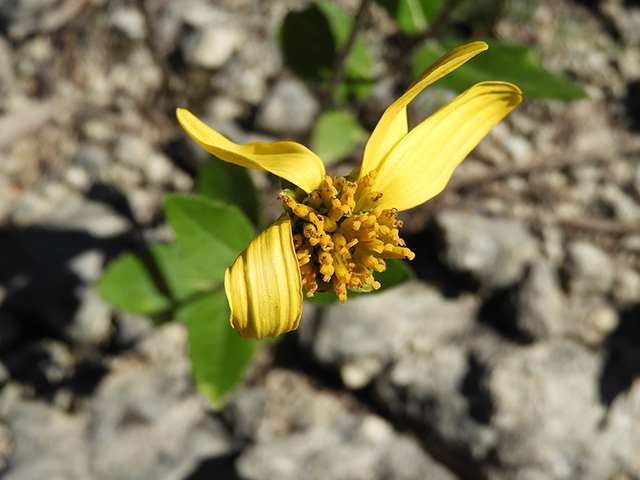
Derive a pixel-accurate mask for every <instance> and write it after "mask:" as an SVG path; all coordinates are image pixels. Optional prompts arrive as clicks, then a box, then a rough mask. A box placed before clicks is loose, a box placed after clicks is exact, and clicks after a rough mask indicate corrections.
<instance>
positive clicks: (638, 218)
mask: <svg viewBox="0 0 640 480" xmlns="http://www.w3.org/2000/svg"><path fill="white" fill-rule="evenodd" d="M598 200H599V201H600V202H602V203H603V204H604V205H606V206H607V207H608V208H609V209H611V210H612V211H613V213H614V215H615V216H616V217H617V218H618V219H620V220H622V221H623V222H627V223H640V204H639V203H638V202H637V201H636V200H634V199H633V198H632V197H631V196H630V195H628V194H627V193H625V192H624V191H623V190H622V189H621V188H620V187H618V186H617V185H605V186H602V187H601V189H600V198H599V199H598Z"/></svg>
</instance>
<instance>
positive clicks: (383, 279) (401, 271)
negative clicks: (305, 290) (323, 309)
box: [305, 258, 415, 305]
mask: <svg viewBox="0 0 640 480" xmlns="http://www.w3.org/2000/svg"><path fill="white" fill-rule="evenodd" d="M385 262H386V263H387V269H386V270H385V271H384V272H382V273H376V274H375V278H376V280H377V281H379V282H380V285H381V286H380V288H379V289H378V290H373V291H371V292H368V293H364V292H363V293H360V292H352V291H349V293H348V294H347V301H349V300H348V299H349V298H357V297H360V296H362V295H374V294H376V293H380V292H384V291H385V290H388V289H390V288H393V287H395V286H397V285H400V284H401V283H404V282H406V281H408V280H411V279H412V278H414V277H415V273H414V271H413V270H412V268H411V267H410V266H409V265H408V263H407V262H405V261H404V260H397V259H394V258H389V259H387V260H385ZM305 301H307V302H309V303H314V304H316V305H328V304H331V303H336V302H338V297H337V296H336V294H335V293H333V292H325V293H316V294H315V295H314V296H313V297H305Z"/></svg>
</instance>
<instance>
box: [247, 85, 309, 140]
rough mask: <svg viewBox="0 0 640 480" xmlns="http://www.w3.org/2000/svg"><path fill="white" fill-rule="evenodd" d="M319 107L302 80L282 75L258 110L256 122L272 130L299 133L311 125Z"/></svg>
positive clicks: (269, 130)
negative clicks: (282, 77)
mask: <svg viewBox="0 0 640 480" xmlns="http://www.w3.org/2000/svg"><path fill="white" fill-rule="evenodd" d="M319 108H320V105H319V103H318V101H317V100H316V99H315V98H314V97H313V96H312V95H311V93H310V92H309V90H308V89H307V87H306V85H305V84H304V83H303V82H301V81H299V80H295V79H289V78H284V79H281V80H280V81H278V83H276V85H275V86H274V88H273V90H271V92H270V93H269V96H268V97H267V99H266V100H265V102H264V104H263V105H262V107H261V108H260V110H259V111H258V115H257V117H256V125H257V126H258V128H260V129H262V130H265V131H267V132H272V133H303V132H306V131H307V130H309V128H311V124H312V123H313V120H314V119H315V117H316V114H317V113H318V110H319Z"/></svg>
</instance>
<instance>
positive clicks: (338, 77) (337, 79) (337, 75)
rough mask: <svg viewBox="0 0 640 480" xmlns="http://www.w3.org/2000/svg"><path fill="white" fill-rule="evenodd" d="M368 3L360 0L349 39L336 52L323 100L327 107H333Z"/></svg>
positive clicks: (365, 15)
mask: <svg viewBox="0 0 640 480" xmlns="http://www.w3.org/2000/svg"><path fill="white" fill-rule="evenodd" d="M370 3H371V0H362V1H361V2H360V8H358V13H356V18H355V20H354V21H353V27H351V31H350V32H349V37H348V38H347V41H346V43H345V44H344V47H342V48H341V49H340V51H339V52H338V55H337V57H336V63H335V65H334V68H333V78H332V79H331V83H330V84H329V89H328V90H327V95H326V98H325V104H326V106H327V107H329V106H331V105H333V103H334V101H335V92H336V90H337V88H338V86H340V84H341V83H342V81H343V80H344V76H345V73H346V63H347V58H349V53H350V52H351V49H352V48H353V45H354V43H355V41H356V38H357V36H358V32H359V31H360V30H361V29H362V27H363V25H364V22H365V20H366V18H367V13H368V12H369V4H370Z"/></svg>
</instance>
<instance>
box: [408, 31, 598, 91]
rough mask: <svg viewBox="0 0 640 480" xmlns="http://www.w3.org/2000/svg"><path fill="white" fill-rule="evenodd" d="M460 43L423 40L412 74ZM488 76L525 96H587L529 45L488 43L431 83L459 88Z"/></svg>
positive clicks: (463, 88)
mask: <svg viewBox="0 0 640 480" xmlns="http://www.w3.org/2000/svg"><path fill="white" fill-rule="evenodd" d="M462 43H464V42H461V41H451V42H445V43H444V44H442V43H438V42H429V43H427V44H426V45H425V46H424V47H423V48H421V49H420V50H418V51H417V52H416V54H415V56H414V58H413V63H414V71H415V72H416V75H417V74H419V73H420V72H422V71H423V70H424V69H425V68H427V67H428V66H429V65H431V64H432V63H433V62H434V61H436V60H437V59H438V58H440V57H441V56H442V55H444V54H445V53H446V52H448V51H449V50H451V49H452V48H454V47H456V46H458V45H461V44H462ZM492 80H501V81H505V82H511V83H513V84H515V85H517V86H518V87H519V88H520V89H521V90H522V92H523V94H524V95H525V96H527V95H528V96H533V97H541V98H556V99H560V100H571V99H580V98H587V94H586V93H585V92H584V90H582V89H581V88H580V87H578V86H577V85H575V84H574V83H573V82H571V81H570V80H567V79H564V78H562V77H560V76H557V75H554V74H553V73H551V72H549V71H547V70H545V69H544V67H542V63H541V62H540V59H539V57H538V56H537V54H536V53H535V52H534V51H533V50H531V49H530V48H528V47H523V46H517V45H502V44H499V43H489V50H488V51H487V52H485V53H483V54H482V55H478V56H477V57H475V58H474V59H473V60H471V61H470V62H469V63H467V64H465V66H464V67H463V68H459V69H458V70H456V71H455V72H452V73H450V74H449V75H447V76H446V77H444V78H443V79H441V80H439V81H438V82H437V83H436V84H435V85H434V86H437V87H443V88H451V89H453V90H456V91H458V92H461V91H463V90H466V89H467V88H469V87H470V86H471V85H473V84H475V83H478V82H483V81H492Z"/></svg>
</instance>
